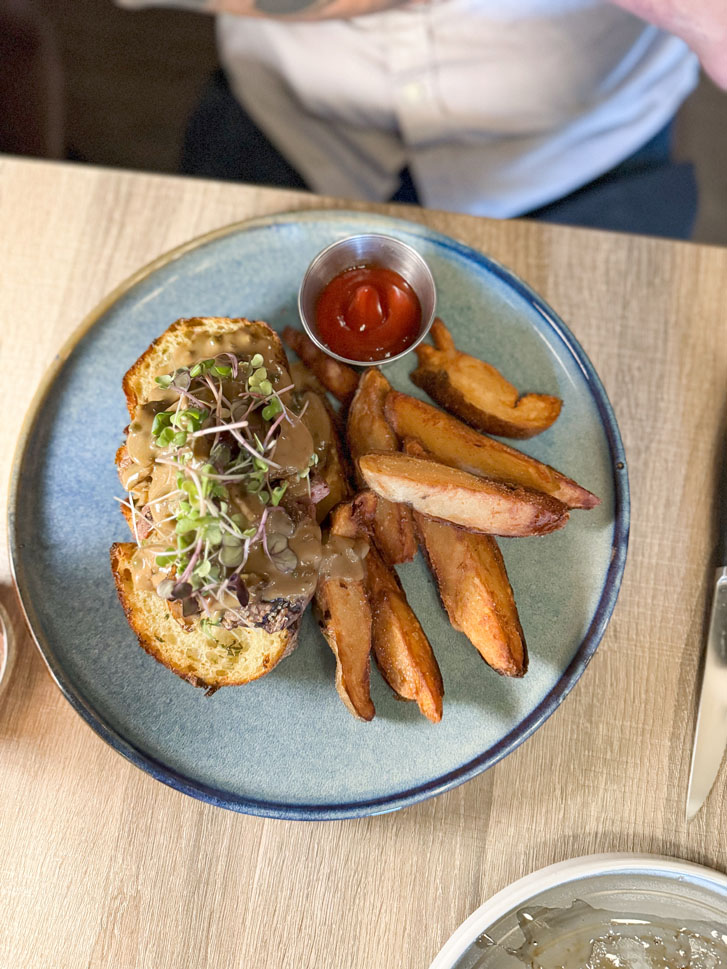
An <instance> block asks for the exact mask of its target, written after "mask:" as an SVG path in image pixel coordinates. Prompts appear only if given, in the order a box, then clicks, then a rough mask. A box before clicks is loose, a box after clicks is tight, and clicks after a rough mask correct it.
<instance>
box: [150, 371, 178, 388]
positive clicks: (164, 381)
mask: <svg viewBox="0 0 727 969" xmlns="http://www.w3.org/2000/svg"><path fill="white" fill-rule="evenodd" d="M173 379H174V378H173V377H172V375H171V374H170V373H165V374H162V375H161V377H155V378H154V380H155V381H156V382H157V384H159V386H160V387H163V388H164V390H166V389H167V387H170V386H171V384H172V380H173Z"/></svg>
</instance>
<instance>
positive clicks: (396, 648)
mask: <svg viewBox="0 0 727 969" xmlns="http://www.w3.org/2000/svg"><path fill="white" fill-rule="evenodd" d="M365 564H366V592H367V595H368V599H369V604H370V606H371V613H372V641H373V650H374V656H375V658H376V662H377V664H378V667H379V669H380V670H381V674H382V676H383V677H384V679H385V680H386V682H387V683H388V684H389V686H390V687H391V688H392V690H394V692H395V693H398V695H399V696H400V697H403V698H404V699H405V700H416V703H417V705H418V707H419V709H420V710H421V712H422V713H423V714H424V716H425V717H426V718H427V719H428V720H431V721H432V723H439V721H440V720H441V719H442V698H443V696H444V686H443V684H442V674H441V673H440V671H439V665H438V663H437V660H436V658H435V656H434V653H433V652H432V647H431V645H430V643H429V640H428V639H427V637H426V635H425V634H424V630H423V629H422V627H421V624H420V622H419V620H418V619H417V617H416V616H415V615H414V612H413V610H412V608H411V606H410V605H409V603H408V601H407V598H406V593H405V592H404V589H403V588H402V586H401V582H400V581H399V577H398V575H397V574H396V572H395V571H394V569H392V568H391V567H389V566H388V565H386V563H385V562H384V561H383V559H382V558H381V556H380V555H379V554H378V552H377V550H376V548H375V547H372V548H371V549H370V550H369V553H368V555H367V556H366V563H365Z"/></svg>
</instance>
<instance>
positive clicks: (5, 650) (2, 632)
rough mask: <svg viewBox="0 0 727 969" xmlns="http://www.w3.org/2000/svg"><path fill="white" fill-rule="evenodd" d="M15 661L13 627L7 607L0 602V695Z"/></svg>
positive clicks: (8, 679)
mask: <svg viewBox="0 0 727 969" xmlns="http://www.w3.org/2000/svg"><path fill="white" fill-rule="evenodd" d="M14 663H15V629H14V627H13V623H12V620H11V618H10V616H9V615H8V612H7V609H6V608H5V606H3V604H2V602H0V695H2V692H3V690H4V689H5V687H6V686H7V685H8V682H9V681H10V674H11V673H12V671H13V665H14Z"/></svg>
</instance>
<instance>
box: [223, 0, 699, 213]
mask: <svg viewBox="0 0 727 969" xmlns="http://www.w3.org/2000/svg"><path fill="white" fill-rule="evenodd" d="M217 36H218V44H219V49H220V54H221V59H222V63H223V65H224V67H225V69H226V72H227V74H228V77H229V80H230V84H231V86H232V89H233V91H234V92H235V95H236V96H237V97H238V98H239V100H240V102H241V103H242V104H243V106H244V107H245V109H246V110H247V112H248V113H249V114H250V115H251V116H252V117H253V119H254V120H255V121H256V123H257V124H258V125H259V127H261V128H262V129H263V130H264V131H265V132H266V134H267V135H268V137H269V138H270V140H271V141H272V142H273V143H274V144H275V145H276V146H277V147H278V148H279V149H280V151H281V152H282V153H283V154H284V155H285V156H286V157H287V158H288V160H289V161H290V163H291V164H292V165H293V166H294V167H295V168H297V169H298V171H300V173H301V174H302V175H303V177H304V178H305V180H306V181H307V182H308V184H309V185H310V186H311V188H313V189H315V190H316V191H319V192H322V193H327V194H331V195H342V196H345V197H350V198H363V199H368V200H372V201H377V200H384V199H387V198H388V197H390V195H391V194H392V193H393V192H394V191H395V190H396V188H397V185H398V177H397V176H398V173H399V171H400V170H401V169H402V167H403V166H404V165H408V166H409V168H410V171H411V173H412V176H413V178H414V181H415V183H416V185H417V189H418V191H419V195H420V198H421V200H422V202H423V203H424V204H426V205H428V206H432V207H436V208H444V209H450V210H454V211H461V212H471V213H474V214H478V215H490V216H496V217H508V216H512V215H518V214H521V213H523V212H526V211H528V210H530V209H532V208H536V207H538V206H541V205H545V204H547V203H548V202H551V201H553V200H554V199H557V198H560V197H562V196H563V195H566V194H568V193H569V192H571V191H573V190H575V189H576V188H578V187H580V186H581V185H584V184H585V183H587V182H588V181H590V180H592V179H593V178H596V177H597V176H599V175H601V174H603V173H604V172H606V171H608V169H609V168H612V167H613V166H614V165H616V164H617V163H618V162H620V161H622V160H623V159H624V158H626V157H627V156H628V155H630V154H631V153H632V152H634V151H635V150H636V149H638V148H639V147H640V146H641V145H643V144H644V143H645V142H646V141H648V140H649V138H651V137H652V136H653V135H654V134H656V132H657V131H659V130H660V129H661V128H662V127H663V126H664V125H665V124H666V123H667V121H668V120H669V119H670V118H671V117H672V116H673V114H674V112H675V111H676V109H677V107H678V106H679V104H680V103H681V101H682V100H683V99H684V97H686V95H687V94H688V93H689V92H690V91H691V89H692V88H693V87H694V85H695V83H696V79H697V74H698V64H697V60H696V57H695V56H694V55H693V54H691V53H690V51H689V50H688V48H687V47H686V45H685V44H684V43H683V42H682V41H680V40H678V39H676V38H675V37H672V36H670V35H668V34H665V33H663V32H662V31H660V30H657V29H656V28H655V27H652V26H649V25H647V24H645V23H643V21H640V20H639V19H637V18H636V17H634V16H632V15H631V14H628V13H626V12H625V11H623V10H622V9H621V8H619V7H616V6H613V5H611V4H609V3H603V2H599V0H424V2H420V3H417V4H412V5H409V6H405V7H399V8H396V9H393V10H390V11H386V12H384V13H380V14H371V15H368V16H364V17H357V18H353V19H351V20H324V21H317V22H306V23H293V22H283V21H275V20H261V19H248V18H245V17H234V16H229V15H226V16H221V17H219V18H218V28H217Z"/></svg>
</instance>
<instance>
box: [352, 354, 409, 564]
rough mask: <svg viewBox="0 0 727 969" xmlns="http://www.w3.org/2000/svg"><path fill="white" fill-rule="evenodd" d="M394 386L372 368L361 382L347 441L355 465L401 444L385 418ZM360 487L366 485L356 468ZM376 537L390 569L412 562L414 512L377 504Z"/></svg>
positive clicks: (395, 505) (397, 506)
mask: <svg viewBox="0 0 727 969" xmlns="http://www.w3.org/2000/svg"><path fill="white" fill-rule="evenodd" d="M390 392H391V384H390V383H389V381H388V380H387V379H386V377H384V375H383V374H382V373H381V371H380V370H378V368H376V367H371V368H369V369H368V370H367V371H366V372H365V373H364V374H363V376H362V377H361V379H360V381H359V385H358V388H357V390H356V394H355V396H354V398H353V400H352V402H351V406H350V407H349V410H348V421H347V424H346V437H347V440H348V448H349V451H350V454H351V457H352V458H353V461H354V464H355V462H356V460H357V458H359V457H360V456H361V455H362V454H367V453H368V452H369V451H379V450H380V451H398V449H399V440H398V438H397V436H396V434H395V433H394V432H393V431H392V429H391V426H390V425H389V423H388V421H387V420H386V417H385V415H384V403H385V401H386V398H387V396H388V394H389V393H390ZM356 477H357V479H358V484H359V486H362V485H363V484H364V480H363V478H362V476H361V473H360V471H359V470H358V468H356ZM373 536H374V540H375V542H376V545H377V546H378V548H379V550H380V552H381V554H382V556H383V558H384V561H385V562H387V563H388V564H389V565H396V564H398V563H400V562H410V561H411V560H412V559H413V558H414V556H415V555H416V550H417V545H416V536H415V534H414V523H413V521H412V517H411V511H410V510H409V508H407V506H406V505H400V504H392V503H391V502H389V501H385V500H383V499H382V500H381V501H379V502H378V503H377V506H376V512H375V520H374V522H373Z"/></svg>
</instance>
